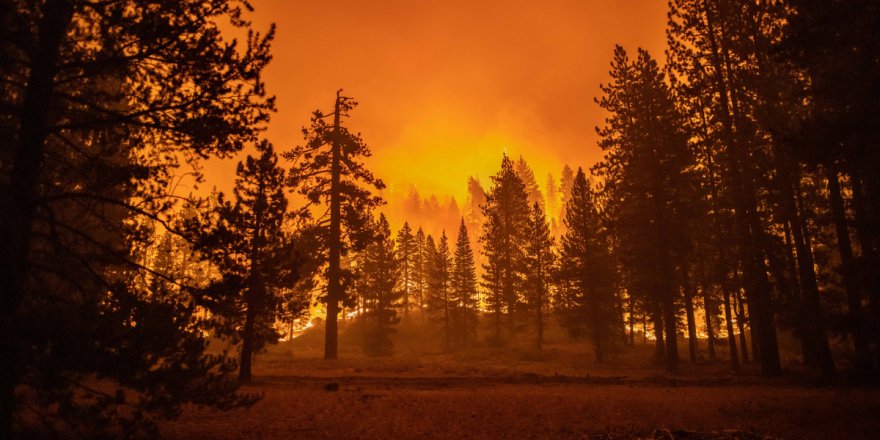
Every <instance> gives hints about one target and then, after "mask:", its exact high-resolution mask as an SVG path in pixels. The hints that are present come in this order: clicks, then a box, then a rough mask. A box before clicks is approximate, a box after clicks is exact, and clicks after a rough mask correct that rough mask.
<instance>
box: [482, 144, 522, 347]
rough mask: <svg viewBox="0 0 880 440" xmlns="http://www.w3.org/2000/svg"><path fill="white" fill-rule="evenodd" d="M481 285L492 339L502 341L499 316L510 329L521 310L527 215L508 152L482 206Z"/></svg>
mask: <svg viewBox="0 0 880 440" xmlns="http://www.w3.org/2000/svg"><path fill="white" fill-rule="evenodd" d="M483 212H484V214H485V216H486V222H485V223H484V224H483V235H482V236H481V237H480V240H481V241H482V243H483V254H484V255H485V257H486V263H485V264H484V265H483V268H484V273H483V283H482V284H483V287H484V288H485V289H486V295H487V298H486V299H487V303H488V306H489V311H490V312H491V313H492V319H493V322H494V328H495V335H494V338H495V342H496V343H500V342H501V327H502V325H501V324H502V320H504V319H505V318H506V319H507V322H508V327H509V329H510V331H511V333H512V332H513V330H514V329H515V326H516V315H517V313H518V312H520V309H521V305H522V299H521V293H522V286H523V279H524V271H525V267H524V253H525V232H526V226H527V224H528V219H529V206H528V194H527V193H526V187H525V185H524V184H523V182H522V180H521V179H520V178H519V176H518V175H517V174H516V171H515V168H514V165H513V162H512V161H511V160H510V158H508V157H507V155H504V157H503V158H502V160H501V170H500V171H499V172H498V174H496V175H495V176H492V187H491V188H490V190H489V193H488V194H487V196H486V205H485V206H484V207H483Z"/></svg>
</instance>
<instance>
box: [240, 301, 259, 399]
mask: <svg viewBox="0 0 880 440" xmlns="http://www.w3.org/2000/svg"><path fill="white" fill-rule="evenodd" d="M249 296H251V299H249V300H248V301H247V306H246V307H247V311H246V312H245V319H244V329H243V331H242V335H241V357H240V358H239V367H238V381H239V382H250V381H251V379H252V375H251V366H252V362H253V359H254V321H255V320H256V315H257V314H256V307H255V304H254V302H255V301H254V298H253V296H252V295H250V294H249Z"/></svg>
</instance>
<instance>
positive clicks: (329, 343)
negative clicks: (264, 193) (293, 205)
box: [324, 90, 343, 359]
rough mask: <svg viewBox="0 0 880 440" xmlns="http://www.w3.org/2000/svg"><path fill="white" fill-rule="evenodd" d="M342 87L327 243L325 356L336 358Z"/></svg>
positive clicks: (336, 120)
mask: <svg viewBox="0 0 880 440" xmlns="http://www.w3.org/2000/svg"><path fill="white" fill-rule="evenodd" d="M340 92H341V90H340V91H337V92H336V103H335V104H334V111H333V113H334V114H333V139H332V142H331V162H332V163H331V164H330V237H329V245H328V268H327V320H326V323H325V328H324V329H325V336H324V359H336V358H337V350H338V348H337V346H338V338H339V325H338V323H337V322H336V320H337V317H338V315H339V301H341V300H342V297H343V292H342V283H341V279H340V278H341V275H342V274H341V270H342V269H341V267H340V258H341V255H342V218H341V217H342V212H341V202H342V201H341V198H342V194H341V188H340V175H341V173H342V165H341V163H340V162H341V161H342V146H341V145H339V137H340V136H341V134H340V127H339V117H340V114H339V112H340V109H339V105H340V99H341V98H340Z"/></svg>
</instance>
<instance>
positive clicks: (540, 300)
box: [535, 275, 544, 351]
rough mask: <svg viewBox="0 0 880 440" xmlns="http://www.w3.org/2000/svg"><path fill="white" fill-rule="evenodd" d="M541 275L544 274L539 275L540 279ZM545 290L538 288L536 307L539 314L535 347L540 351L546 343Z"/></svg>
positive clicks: (536, 324) (536, 317) (536, 321)
mask: <svg viewBox="0 0 880 440" xmlns="http://www.w3.org/2000/svg"><path fill="white" fill-rule="evenodd" d="M541 276H543V275H539V279H540V277H541ZM543 291H544V289H543V288H539V289H538V298H537V305H536V307H535V308H536V309H537V316H535V326H536V327H537V330H538V332H537V333H538V335H537V341H536V343H535V348H536V349H537V350H538V351H541V349H542V348H543V345H544V295H543Z"/></svg>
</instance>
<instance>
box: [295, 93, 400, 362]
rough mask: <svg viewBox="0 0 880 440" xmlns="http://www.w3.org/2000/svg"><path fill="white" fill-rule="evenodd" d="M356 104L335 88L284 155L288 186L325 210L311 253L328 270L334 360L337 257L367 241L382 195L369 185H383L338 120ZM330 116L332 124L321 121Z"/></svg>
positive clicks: (339, 298) (329, 350) (364, 150)
mask: <svg viewBox="0 0 880 440" xmlns="http://www.w3.org/2000/svg"><path fill="white" fill-rule="evenodd" d="M355 106H357V102H355V101H354V100H353V99H351V98H348V97H345V96H342V90H339V91H337V92H336V102H335V105H334V110H333V113H330V114H327V115H325V114H324V113H322V112H321V111H320V110H316V111H315V112H314V114H313V115H312V118H311V125H310V126H309V127H307V128H304V129H303V135H304V136H305V139H306V143H305V145H303V146H297V147H296V148H294V149H293V150H292V151H289V152H287V153H286V154H285V157H286V158H288V159H290V160H291V161H293V163H294V165H293V167H292V168H291V170H290V179H289V185H290V186H291V187H292V188H294V189H296V190H297V191H299V193H300V194H302V195H304V196H305V197H306V199H307V200H308V201H309V202H310V203H311V204H322V205H326V206H327V207H328V208H329V209H327V211H326V214H325V215H324V216H323V217H321V218H319V219H317V221H316V223H317V225H318V227H317V228H316V230H317V231H318V233H319V234H320V235H322V240H320V241H319V242H320V243H322V249H319V250H316V252H315V254H316V255H322V256H323V255H325V254H326V258H327V270H326V273H325V274H324V278H325V279H326V282H327V291H326V294H325V295H323V296H322V298H321V299H322V300H323V301H324V302H325V303H326V305H327V319H326V320H325V331H326V335H325V338H324V358H325V359H336V357H337V345H338V324H337V319H338V315H339V308H340V303H342V302H343V301H345V300H346V292H345V281H344V280H345V279H349V278H351V274H350V273H349V271H347V270H344V269H343V268H342V266H341V258H342V257H343V256H345V255H346V254H347V253H348V251H349V250H350V249H356V250H357V249H362V248H363V246H364V245H365V244H366V242H367V241H368V238H369V237H368V236H369V233H370V231H369V229H370V228H369V223H370V211H371V210H372V209H373V208H375V207H376V206H378V205H380V204H381V203H382V199H381V198H380V197H378V196H376V195H373V194H372V193H371V192H370V189H369V188H373V189H376V190H381V189H383V188H384V187H385V184H384V183H382V181H381V180H379V179H377V178H375V177H374V176H373V174H372V173H371V172H370V171H369V170H367V169H366V167H365V166H364V165H363V163H361V162H359V161H358V160H359V159H360V158H363V157H369V156H370V155H371V153H370V149H369V148H368V147H367V145H366V143H364V141H363V139H361V136H360V134H355V133H352V132H351V131H349V130H348V128H346V127H343V126H342V124H341V119H342V117H348V116H349V112H350V111H351V110H352V109H354V107H355ZM330 116H332V117H333V123H332V124H328V123H327V121H325V118H327V117H330Z"/></svg>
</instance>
